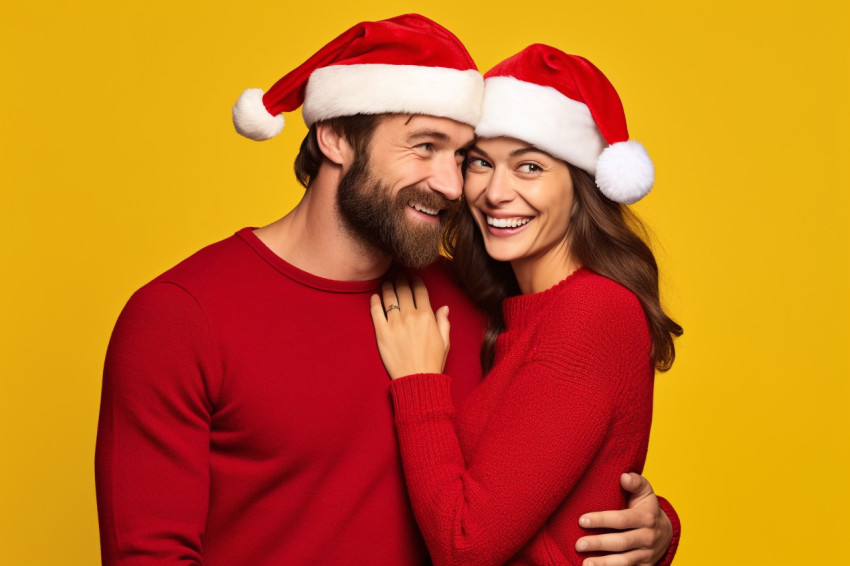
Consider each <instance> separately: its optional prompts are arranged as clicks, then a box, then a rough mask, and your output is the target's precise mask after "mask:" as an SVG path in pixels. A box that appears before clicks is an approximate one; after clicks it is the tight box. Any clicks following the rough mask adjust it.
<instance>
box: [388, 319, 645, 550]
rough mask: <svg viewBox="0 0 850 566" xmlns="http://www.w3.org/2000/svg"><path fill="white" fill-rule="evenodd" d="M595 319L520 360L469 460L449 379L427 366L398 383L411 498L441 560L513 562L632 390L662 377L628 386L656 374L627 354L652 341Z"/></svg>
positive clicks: (564, 493) (563, 496)
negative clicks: (505, 399) (638, 367)
mask: <svg viewBox="0 0 850 566" xmlns="http://www.w3.org/2000/svg"><path fill="white" fill-rule="evenodd" d="M640 320H642V319H640ZM584 323H586V324H583V325H582V326H581V327H580V328H574V329H571V331H570V332H569V333H568V334H567V335H568V336H569V339H565V340H561V341H560V342H559V343H558V346H557V347H552V348H551V349H550V350H549V351H547V352H546V353H545V354H543V355H542V356H539V357H537V359H535V360H533V361H531V362H530V363H524V364H517V365H518V366H519V367H517V369H516V377H515V378H514V379H513V382H512V385H511V389H510V402H509V403H503V404H500V405H498V407H495V408H493V410H492V412H491V414H490V416H489V420H488V422H487V426H486V429H485V430H484V432H483V433H482V435H481V437H480V439H479V441H478V444H477V446H476V448H475V453H474V454H473V455H471V456H469V455H467V456H468V457H469V459H468V460H467V461H465V459H464V454H463V453H462V451H461V448H460V445H459V442H458V438H457V434H456V432H455V429H454V424H453V413H454V409H453V406H452V402H451V396H450V378H449V377H448V376H446V375H440V374H417V375H411V376H406V377H403V378H401V379H398V380H395V381H394V382H393V383H392V385H391V390H392V397H393V402H394V407H395V411H396V429H397V433H398V437H399V446H400V449H401V454H402V461H403V464H404V471H405V476H406V480H407V483H408V490H409V493H410V498H411V503H412V506H413V510H414V513H415V515H416V517H417V521H418V522H419V526H420V528H421V530H422V533H423V536H424V538H425V541H426V543H427V545H428V549H429V551H430V553H431V557H432V559H433V561H434V564H435V565H437V566H442V565H447V564H480V565H484V564H503V563H505V562H506V561H508V560H509V559H510V558H511V557H512V556H513V555H514V554H516V552H518V551H519V550H520V549H521V548H522V547H523V546H524V545H525V543H527V542H528V541H529V540H530V539H531V537H532V536H533V535H534V534H535V533H536V532H537V531H539V530H540V529H541V527H542V525H543V524H544V523H545V521H546V520H547V519H548V518H549V517H550V516H551V515H552V514H553V513H554V511H555V510H556V509H557V508H558V506H559V505H560V504H561V503H562V502H563V501H564V500H565V499H566V497H567V496H568V495H569V493H570V491H571V490H572V489H573V488H574V487H575V485H576V484H577V482H578V481H579V480H580V478H581V477H582V475H583V474H584V473H585V471H586V469H587V468H588V466H589V465H590V462H591V461H592V460H593V459H594V456H595V455H596V453H597V451H598V450H599V448H600V447H601V445H602V443H603V442H604V439H605V435H606V431H607V429H608V427H609V424H610V422H611V421H612V420H613V419H614V418H615V415H616V413H617V410H618V405H619V404H620V402H621V400H620V395H621V392H622V391H624V389H625V388H628V389H629V390H630V391H631V392H632V395H634V392H635V391H640V390H643V391H645V392H648V395H649V396H651V385H650V386H649V387H648V388H647V387H646V386H645V385H646V384H643V385H644V386H640V385H638V386H636V387H632V386H634V385H635V384H634V383H630V384H625V383H622V381H624V380H629V379H633V377H632V376H638V375H640V376H646V379H648V380H651V372H647V371H643V372H641V371H633V370H634V368H633V367H624V366H632V362H633V360H634V359H638V360H640V359H642V358H641V354H637V355H636V356H632V357H630V356H631V352H629V353H628V354H622V352H621V354H622V355H621V354H616V352H618V351H620V350H622V348H626V349H628V348H633V349H635V350H638V351H639V350H640V349H641V347H642V345H636V344H635V340H634V339H633V338H631V339H630V338H629V333H628V331H622V332H617V333H616V334H615V335H612V334H611V333H610V332H609V328H606V325H605V323H602V324H596V323H595V322H594V321H584ZM608 326H610V325H608ZM615 326H616V325H615ZM627 328H628V326H627ZM632 328H633V327H632ZM631 334H634V333H631ZM629 341H631V344H629ZM508 355H510V354H508ZM642 356H643V359H646V351H645V350H643V351H642ZM624 359H625V360H626V361H623V360H624ZM647 374H648V375H647ZM488 379H489V378H488ZM634 379H638V378H636V377H635V378H634ZM640 379H643V377H641V378H640ZM485 383H486V379H485ZM637 401H638V402H640V400H637ZM643 401H645V402H648V403H651V398H648V397H647V398H644V399H643ZM634 402H636V399H634V398H632V399H630V401H629V403H634Z"/></svg>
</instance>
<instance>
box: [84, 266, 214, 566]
mask: <svg viewBox="0 0 850 566" xmlns="http://www.w3.org/2000/svg"><path fill="white" fill-rule="evenodd" d="M211 350H212V349H211V347H210V342H209V329H208V326H207V323H206V320H205V318H204V316H203V313H202V312H201V309H200V307H199V305H198V304H197V303H196V301H195V300H194V298H193V297H192V296H191V295H189V294H188V293H187V292H186V291H184V290H183V289H182V288H180V287H178V286H176V285H173V284H170V283H156V282H155V283H151V284H148V285H146V286H145V287H143V288H142V289H140V290H139V291H137V292H136V294H135V295H134V296H133V297H132V298H131V299H130V301H129V302H128V303H127V305H126V307H125V308H124V310H123V312H122V313H121V316H120V317H119V319H118V322H117V323H116V326H115V329H114V331H113V334H112V338H111V340H110V344H109V348H108V350H107V356H106V364H105V368H104V375H103V391H102V394H101V407H100V419H99V422H98V432H97V446H96V452H95V477H96V486H97V504H98V515H99V520H100V531H101V554H102V559H103V564H105V565H117V564H120V565H125V566H129V565H134V564H184V565H188V564H193V565H199V564H202V562H203V560H202V557H201V554H202V553H201V538H202V535H203V531H204V525H205V522H206V514H207V507H208V500H209V488H210V480H209V443H210V420H211V419H210V415H211V413H212V403H211V402H210V400H209V399H208V388H207V383H206V379H207V378H208V376H209V374H210V373H211V372H212V369H211V368H213V367H214V366H213V364H211V362H210V359H211Z"/></svg>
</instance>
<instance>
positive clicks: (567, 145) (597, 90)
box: [475, 44, 655, 204]
mask: <svg viewBox="0 0 850 566" xmlns="http://www.w3.org/2000/svg"><path fill="white" fill-rule="evenodd" d="M484 79H485V80H484V85H485V86H484V104H483V108H482V116H481V121H480V122H479V123H478V125H477V126H476V128H475V133H476V134H477V135H478V136H479V137H497V136H508V137H512V138H517V139H520V140H522V141H525V142H528V143H530V144H532V145H534V146H535V147H538V148H540V149H542V150H543V151H545V152H546V153H549V154H551V155H553V156H554V157H557V158H559V159H563V160H564V161H567V162H568V163H571V164H573V165H575V166H576V167H579V168H581V169H584V170H585V171H587V172H588V173H590V174H591V175H594V176H595V177H596V185H597V186H598V187H599V190H600V191H602V194H604V195H605V196H606V197H608V198H609V199H611V200H613V201H616V202H620V203H624V204H631V203H633V202H637V201H638V200H640V199H641V198H643V197H644V196H646V194H647V193H648V192H649V190H650V189H651V188H652V183H653V181H654V178H655V169H654V167H653V165H652V160H651V159H650V158H649V154H648V153H647V151H646V149H644V147H643V146H642V145H641V144H640V143H639V142H637V141H634V140H629V132H628V129H627V128H626V115H625V113H624V111H623V104H622V103H621V102H620V97H619V96H618V95H617V91H616V90H614V86H613V85H612V84H611V83H610V82H609V81H608V79H607V78H606V77H605V75H603V74H602V71H600V70H599V69H597V68H596V67H595V66H594V65H593V63H591V62H590V61H588V60H587V59H584V58H582V57H578V56H576V55H567V54H566V53H564V52H562V51H559V50H557V49H555V48H553V47H549V46H548V45H540V44H536V45H530V46H529V47H526V48H525V49H524V50H522V51H520V52H519V53H517V54H516V55H514V56H513V57H510V58H508V59H505V60H504V61H502V62H501V63H499V64H498V65H496V66H495V67H493V68H492V69H491V70H490V71H489V72H487V73H486V74H485V75H484Z"/></svg>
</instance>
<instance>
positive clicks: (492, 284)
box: [443, 163, 682, 373]
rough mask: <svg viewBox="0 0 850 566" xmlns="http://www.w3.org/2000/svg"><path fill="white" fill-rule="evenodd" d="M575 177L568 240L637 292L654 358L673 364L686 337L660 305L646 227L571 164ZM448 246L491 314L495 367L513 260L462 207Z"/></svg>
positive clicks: (511, 291)
mask: <svg viewBox="0 0 850 566" xmlns="http://www.w3.org/2000/svg"><path fill="white" fill-rule="evenodd" d="M567 166H568V167H569V170H570V175H571V177H572V180H573V205H572V211H571V213H570V224H569V226H568V228H567V238H568V244H569V249H570V252H571V253H572V254H573V257H574V258H575V259H576V261H578V263H580V264H581V265H583V266H585V267H587V268H589V269H590V270H592V271H595V272H596V273H598V274H600V275H603V276H605V277H607V278H609V279H612V280H614V281H616V282H617V283H619V284H620V285H622V286H624V287H626V288H627V289H628V290H630V291H631V292H632V293H634V294H635V295H636V296H637V298H638V300H640V304H641V306H642V307H643V311H644V313H645V314H646V319H647V322H648V323H649V332H650V336H651V338H652V349H651V350H650V358H651V359H652V363H653V365H654V366H655V368H656V369H657V370H658V371H667V370H669V369H670V367H671V366H672V365H673V360H674V358H675V357H676V349H675V347H674V345H673V338H674V337H678V336H681V335H682V327H681V326H679V325H678V324H676V322H675V321H673V320H672V319H671V318H670V317H669V316H667V314H666V313H665V312H664V311H663V310H662V308H661V302H660V299H659V292H658V265H657V264H656V262H655V257H654V256H653V255H652V251H651V250H650V249H649V246H648V245H647V243H646V241H645V239H647V233H646V229H645V228H644V226H643V224H642V223H641V222H640V220H639V219H638V218H637V216H635V215H634V213H633V212H632V211H631V210H629V208H628V207H626V206H624V205H622V204H619V203H616V202H614V201H612V200H610V199H608V198H606V197H605V196H603V195H602V193H600V192H599V189H597V188H596V183H595V182H594V180H593V179H592V178H591V176H590V175H589V174H588V173H587V172H585V171H583V170H581V169H579V168H578V167H574V166H573V165H570V164H569V163H568V164H567ZM443 247H444V248H445V250H446V252H447V253H448V255H449V256H450V257H451V258H453V259H454V262H453V264H454V266H455V271H456V273H457V275H458V278H459V280H460V283H461V285H462V286H463V287H464V288H465V289H466V292H467V293H468V294H469V296H470V298H471V299H472V300H473V301H474V302H475V303H476V304H477V305H478V307H479V308H480V309H482V310H483V311H484V312H485V313H486V314H487V315H488V317H489V324H488V327H487V331H486V334H485V337H484V344H483V345H482V347H481V368H482V370H483V371H484V372H485V373H486V372H487V371H489V369H490V368H491V367H492V365H493V358H494V355H495V352H494V347H495V344H496V339H497V338H498V336H499V334H500V333H501V332H502V331H503V330H504V320H503V318H502V301H503V300H504V299H505V298H506V297H510V296H513V295H517V294H519V293H520V291H519V286H518V284H517V282H516V278H515V277H514V274H513V270H512V269H511V265H510V263H507V262H501V261H496V260H494V259H493V258H491V257H490V256H488V255H487V252H486V250H485V249H484V242H483V240H482V237H481V233H480V232H479V230H478V228H477V226H476V225H475V221H474V220H473V218H472V214H471V213H470V212H469V209H468V208H467V207H466V206H462V207H460V208H459V209H458V211H457V212H456V213H455V214H454V215H453V216H452V217H451V218H450V219H449V222H448V226H447V229H446V231H445V232H444V234H443Z"/></svg>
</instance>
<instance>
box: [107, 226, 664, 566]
mask: <svg viewBox="0 0 850 566" xmlns="http://www.w3.org/2000/svg"><path fill="white" fill-rule="evenodd" d="M421 275H422V277H423V279H424V280H425V283H426V285H427V287H428V291H429V294H430V296H431V301H432V304H433V305H434V306H435V307H436V306H440V305H444V304H447V305H449V306H450V310H451V321H452V350H451V352H450V354H449V358H448V362H447V368H446V371H447V372H448V373H450V374H452V375H454V376H455V377H454V379H453V380H452V384H451V386H449V385H448V384H442V385H441V386H440V389H439V392H440V395H441V396H442V397H441V403H442V405H441V406H449V405H451V406H462V405H463V404H464V401H465V400H466V399H467V398H468V397H469V396H470V393H471V392H472V391H473V389H475V387H476V386H477V385H478V383H479V381H480V371H479V365H478V350H479V346H480V337H481V330H482V320H481V317H480V315H479V314H478V313H477V312H475V311H474V310H473V309H472V307H471V306H470V304H469V302H468V300H466V298H465V297H464V296H463V295H462V293H461V292H460V291H459V290H458V289H457V288H456V287H454V285H453V284H452V283H450V278H449V277H448V275H447V271H446V265H445V263H444V262H443V263H440V264H438V265H436V266H433V267H432V268H429V269H427V270H425V271H423V272H422V273H421ZM379 284H380V282H379V281H366V282H344V281H331V280H327V279H323V278H320V277H316V276H314V275H311V274H309V273H306V272H304V271H301V270H298V269H297V268H295V267H293V266H291V265H289V264H287V263H286V262H284V261H283V260H281V259H280V258H279V257H278V256H276V255H275V254H274V253H273V252H272V251H271V250H269V249H268V248H267V247H266V246H265V245H263V244H262V242H260V240H259V239H258V238H257V237H256V236H255V235H254V234H253V232H252V231H251V229H248V228H246V229H244V230H241V231H240V232H238V233H237V234H236V235H235V236H233V237H231V238H228V239H226V240H224V241H222V242H219V243H217V244H213V245H212V246H209V247H207V248H205V249H203V250H201V251H200V252H198V253H197V254H195V255H194V256H192V257H190V258H189V259H187V260H186V261H184V262H183V263H181V264H179V265H178V266H176V267H174V268H173V269H171V270H169V271H168V272H166V273H165V274H163V275H162V276H160V277H158V278H157V279H155V280H154V281H152V282H151V283H149V284H147V285H145V286H144V287H143V288H141V289H140V290H139V291H137V292H136V293H135V294H134V295H133V297H132V298H131V299H130V301H129V302H128V304H127V306H126V307H125V308H124V311H123V312H122V314H121V316H120V317H119V320H118V322H117V324H116V327H115V330H114V332H113V336H112V339H111V341H110V345H109V349H108V352H107V358H106V364H105V370H104V381H103V393H102V399H101V414H100V421H99V425H98V436H97V448H96V457H95V472H96V480H97V502H98V514H99V519H100V532H101V552H102V558H103V563H104V564H105V565H122V566H129V565H150V564H183V565H201V564H204V565H208V566H210V565H212V566H215V565H228V566H233V565H235V564H253V565H257V566H262V565H289V564H298V565H310V564H323V565H336V564H340V565H343V564H346V565H348V564H388V565H390V564H391V565H400V566H406V565H411V566H412V565H415V564H427V563H428V556H427V552H426V547H425V544H424V542H423V540H422V537H421V535H420V534H419V530H418V528H417V525H416V523H415V521H414V517H413V513H412V512H411V508H410V502H409V499H408V495H407V491H406V487H405V485H404V479H403V473H402V467H401V462H400V457H399V448H398V442H397V440H396V435H395V432H394V430H393V424H392V422H393V408H392V400H391V397H390V394H389V389H390V383H389V379H388V378H387V375H386V372H385V371H384V369H383V367H382V365H381V362H380V357H379V355H378V352H377V347H376V344H375V339H374V332H373V329H372V325H371V321H370V317H369V297H370V295H371V294H372V293H373V292H374V291H375V290H377V289H378V287H379ZM510 336H511V334H508V335H507V337H508V338H509V337H510ZM594 352H595V350H594V351H593V352H589V353H594ZM581 359H584V358H581ZM535 367H536V366H535ZM496 377H497V379H494V380H492V381H491V382H488V383H493V384H498V383H499V382H500V378H498V375H497V376H496ZM488 379H489V378H488ZM402 381H404V380H402ZM488 387H489V384H485V387H484V388H482V389H481V392H479V393H477V394H476V397H478V398H479V399H481V400H479V401H477V402H476V403H475V405H473V406H475V407H479V409H478V410H480V407H481V406H482V400H486V399H489V398H490V396H491V394H490V393H488V391H489V389H488ZM538 395H540V396H542V397H548V396H549V393H547V392H545V391H540V392H538ZM597 412H598V411H591V412H589V413H588V415H587V419H591V420H594V421H598V420H599V418H600V417H598V415H597ZM475 414H476V413H474V412H472V413H469V415H471V416H470V417H467V419H466V420H469V421H470V422H478V420H477V419H476V418H474V415H475ZM544 416H545V415H544ZM504 418H510V416H509V415H506V416H505V417H504ZM466 420H464V421H461V423H462V424H463V423H464V422H466ZM463 430H464V438H466V439H467V440H466V442H468V441H469V440H470V439H472V436H470V432H471V427H470V426H469V424H465V425H463ZM518 430H521V429H518ZM475 435H476V436H479V435H480V436H481V437H482V439H483V438H484V435H483V434H482V433H481V431H479V432H477V433H475ZM517 440H519V437H517ZM455 442H456V441H455ZM482 446H483V444H482ZM465 449H466V450H469V451H470V453H473V450H471V447H470V446H465ZM510 450H522V451H524V452H527V451H528V450H527V449H526V448H524V447H522V446H511V447H510ZM612 467H614V464H612ZM624 469H625V468H624ZM493 471H494V473H501V467H496V468H494V470H493ZM461 473H462V471H461V470H460V468H458V474H461ZM491 476H492V474H491ZM516 477H517V478H521V476H516ZM503 480H504V481H505V482H506V483H507V484H509V485H510V484H512V483H513V482H516V481H517V480H516V479H515V477H514V476H513V475H507V476H505V477H504V478H503ZM600 481H601V480H600ZM606 481H610V482H611V483H610V485H609V484H607V483H606V484H605V485H604V486H603V487H601V488H600V489H601V490H603V491H605V492H606V494H608V492H611V491H613V492H616V491H617V489H616V486H617V478H616V477H615V476H613V475H612V476H611V477H610V478H606ZM482 485H485V484H482ZM579 485H581V484H579ZM541 486H542V484H541ZM543 487H546V490H547V491H546V493H547V494H548V493H549V489H551V486H543ZM518 489H521V490H527V489H528V486H527V485H526V484H525V483H523V482H522V480H520V483H519V484H518ZM531 491H536V490H535V489H532V490H531ZM608 495H610V497H604V498H600V499H594V500H593V505H594V507H593V508H592V509H588V510H604V509H613V508H617V507H619V506H621V505H622V502H623V500H622V496H621V495H620V494H619V493H612V494H608ZM546 497H549V496H548V495H546ZM597 503H598V504H597ZM495 513H496V517H497V518H500V517H501V513H500V511H499V509H498V508H497V510H496V512H495ZM668 513H669V512H668ZM550 514H551V512H550ZM538 515H539V512H538V513H536V514H535V517H537V516H538ZM673 515H675V513H673ZM671 518H673V516H671ZM564 520H567V518H564ZM569 520H570V521H571V520H572V514H571V513H570V517H569ZM500 521H501V519H499V521H496V522H497V523H499V522H500ZM559 524H560V523H559ZM563 528H564V529H565V530H564V532H573V531H571V530H570V529H571V528H572V527H571V526H563ZM535 529H536V530H538V529H539V525H538V526H537V527H536V528H535ZM574 530H575V531H576V533H577V528H576V529H574ZM533 534H534V533H531V534H530V535H529V538H530V536H531V535H533ZM515 537H516V534H511V535H510V537H508V538H510V539H511V540H513V539H515ZM537 540H538V539H537V538H535V541H537ZM535 541H532V543H531V544H536V543H535ZM573 542H574V541H573ZM673 551H675V549H673Z"/></svg>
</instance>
